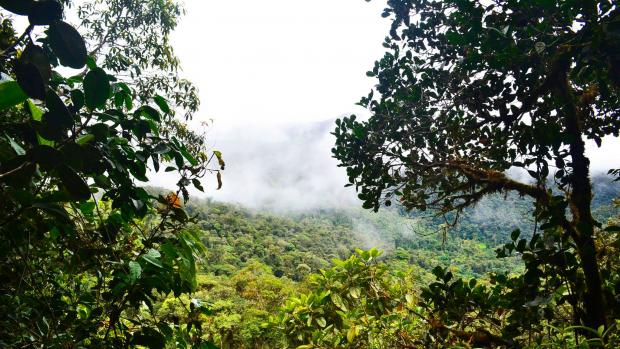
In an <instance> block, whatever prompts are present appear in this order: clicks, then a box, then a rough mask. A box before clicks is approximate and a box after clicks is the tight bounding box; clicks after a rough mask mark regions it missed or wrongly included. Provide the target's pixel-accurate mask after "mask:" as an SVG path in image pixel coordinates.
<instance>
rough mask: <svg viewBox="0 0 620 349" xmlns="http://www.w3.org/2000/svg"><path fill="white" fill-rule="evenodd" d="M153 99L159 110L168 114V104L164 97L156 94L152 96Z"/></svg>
mask: <svg viewBox="0 0 620 349" xmlns="http://www.w3.org/2000/svg"><path fill="white" fill-rule="evenodd" d="M153 100H155V104H157V106H158V107H159V109H161V111H163V112H164V113H166V114H170V107H169V106H168V102H166V99H165V98H164V97H162V96H160V95H157V96H155V97H153Z"/></svg>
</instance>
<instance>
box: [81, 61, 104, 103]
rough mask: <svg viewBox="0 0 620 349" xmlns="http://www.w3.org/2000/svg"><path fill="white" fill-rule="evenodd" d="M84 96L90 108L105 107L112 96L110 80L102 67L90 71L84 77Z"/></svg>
mask: <svg viewBox="0 0 620 349" xmlns="http://www.w3.org/2000/svg"><path fill="white" fill-rule="evenodd" d="M84 97H85V102H86V106H87V107H88V108H90V109H93V110H94V109H97V108H101V109H102V108H104V107H105V104H106V101H107V100H108V98H109V97H110V80H109V79H108V75H107V74H106V73H105V71H103V69H101V68H96V69H93V70H91V71H89V72H88V74H86V77H85V78H84Z"/></svg>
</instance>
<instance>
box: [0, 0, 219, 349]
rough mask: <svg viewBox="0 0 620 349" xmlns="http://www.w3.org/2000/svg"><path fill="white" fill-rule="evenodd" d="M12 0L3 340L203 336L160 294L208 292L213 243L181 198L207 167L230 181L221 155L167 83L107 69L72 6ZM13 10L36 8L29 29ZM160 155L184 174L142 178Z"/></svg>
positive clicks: (1, 136) (129, 341)
mask: <svg viewBox="0 0 620 349" xmlns="http://www.w3.org/2000/svg"><path fill="white" fill-rule="evenodd" d="M63 3H65V4H66V3H68V2H67V1H65V2H63ZM142 3H143V4H144V3H145V2H142ZM152 3H153V4H154V3H159V2H157V1H154V2H152ZM165 3H166V4H170V5H171V6H172V5H174V3H173V2H170V1H167V2H165ZM114 4H115V5H119V4H120V3H117V2H114ZM123 4H125V5H127V6H134V5H136V3H129V2H127V3H123ZM0 6H2V8H3V9H2V11H0V19H1V21H0V22H1V23H2V26H1V27H0V28H1V30H0V50H1V51H0V72H1V73H2V79H1V81H0V113H1V115H2V117H1V118H0V197H2V200H1V201H0V211H1V212H0V237H1V239H0V254H1V255H2V260H1V262H0V277H1V278H2V280H3V282H2V284H1V285H0V311H1V312H2V313H3V314H6V315H7V316H3V317H2V318H1V319H0V346H3V347H4V346H6V347H24V346H33V347H35V346H36V347H74V346H89V347H129V346H136V345H143V346H148V347H151V348H163V347H164V346H165V344H166V343H167V342H176V343H179V344H182V343H186V344H198V343H194V342H196V341H195V340H194V338H193V333H191V329H192V326H191V324H180V323H167V322H165V321H162V320H161V319H160V318H159V317H158V316H157V314H156V313H155V312H154V311H153V304H154V303H155V302H156V301H158V300H159V299H160V298H161V297H164V296H165V295H168V294H172V295H174V296H176V297H179V296H180V295H182V294H189V293H191V292H193V291H194V290H195V289H196V286H197V285H196V278H195V276H196V261H197V260H198V259H199V258H200V255H201V254H202V253H203V252H204V246H203V245H202V244H201V243H200V241H199V239H198V237H197V232H196V231H194V230H191V229H187V228H186V226H187V224H188V223H190V222H191V221H192V218H190V217H189V216H188V215H187V213H186V212H185V210H184V209H183V202H182V199H183V200H184V201H187V200H188V187H190V186H192V185H193V186H194V187H196V188H197V189H199V190H203V187H202V184H201V178H203V177H204V176H205V175H206V174H207V173H209V172H214V173H217V178H218V180H220V178H221V177H220V171H221V170H222V169H223V166H224V162H223V160H222V159H221V154H220V153H219V152H212V153H210V152H208V150H207V149H206V148H205V147H204V140H203V139H202V138H201V136H200V135H197V134H195V133H193V132H191V131H190V130H188V129H187V128H186V127H184V124H183V123H182V122H181V121H179V120H177V119H175V117H174V110H173V107H171V106H170V105H169V104H168V102H167V99H166V98H164V97H162V96H160V95H158V94H157V93H163V92H162V90H163V91H164V92H165V89H160V88H155V89H153V90H149V89H142V88H140V86H139V85H132V84H131V82H132V81H128V80H127V79H128V78H127V77H125V78H123V79H120V78H118V77H117V76H116V75H114V74H112V73H111V72H110V70H105V69H103V68H102V67H101V66H99V60H98V59H97V57H96V56H89V52H91V53H97V52H94V51H89V50H88V46H89V45H88V43H87V42H86V41H85V40H84V39H83V37H82V35H81V34H80V33H79V32H78V31H77V30H76V29H75V28H74V27H73V26H72V25H71V24H69V23H67V22H65V21H63V13H64V7H63V4H62V3H60V2H57V1H54V0H45V1H25V0H2V1H0ZM119 6H120V5H119ZM4 10H8V11H10V12H13V13H14V14H17V15H27V16H28V21H29V26H28V27H27V28H26V29H25V31H24V32H23V33H22V34H21V35H19V37H17V34H16V33H15V30H14V29H13V25H12V22H11V20H10V19H9V18H8V17H7V15H6V14H7V13H6V12H5V11H4ZM116 10H118V11H121V12H123V11H128V12H130V11H131V10H132V9H131V8H124V9H116ZM172 14H173V15H174V12H172ZM160 15H162V16H163V14H160ZM91 23H92V22H91ZM157 23H158V22H155V23H148V24H149V25H153V26H154V27H153V28H151V30H152V32H153V33H156V32H157V29H156V28H155V26H157V25H158V24H157ZM139 25H140V26H143V25H144V23H142V22H140V23H139ZM169 25H172V26H173V24H169ZM35 28H43V29H44V31H43V30H35ZM141 28H144V27H141ZM133 29H136V28H133ZM128 30H129V32H132V33H134V35H141V34H140V32H139V31H138V32H133V31H131V28H129V29H128ZM36 33H42V34H40V35H38V34H36ZM116 43H117V44H118V42H116ZM152 45H153V46H152V47H151V48H154V47H155V46H156V44H155V43H153V44H152ZM112 46H113V45H112ZM133 54H134V53H133V52H129V53H127V55H129V56H132V55H133ZM145 64H146V65H147V66H149V67H150V68H153V66H152V65H149V64H153V63H145ZM66 67H69V68H74V69H80V71H81V73H79V74H78V75H75V76H71V77H64V76H63V75H62V72H65V71H67V70H66V69H61V68H66ZM113 72H122V70H121V69H117V70H113ZM132 86H133V87H132ZM149 91H150V92H149ZM151 104H152V106H151ZM170 124H176V125H178V126H179V127H176V128H169V127H168V125H170ZM189 140H192V141H194V140H195V141H196V142H194V143H193V144H192V146H186V145H185V143H184V142H187V141H189ZM212 159H217V160H218V166H217V167H216V168H213V167H211V165H210V163H211V160H212ZM161 166H166V171H168V172H175V173H177V174H178V175H179V177H180V179H179V181H178V183H177V185H178V189H177V190H176V191H175V192H174V193H170V194H169V195H165V196H164V195H159V196H156V195H152V194H150V193H149V192H147V191H146V190H145V189H144V188H142V187H141V186H140V185H139V183H140V182H147V181H148V171H147V170H149V169H150V170H152V171H154V172H159V171H160V167H161ZM220 184H221V183H220ZM181 198H182V199H181ZM200 311H202V310H201V308H200V307H195V306H193V307H192V308H191V309H190V312H194V313H195V312H200ZM195 317H196V316H193V315H192V316H188V319H193V318H195ZM198 340H199V338H198Z"/></svg>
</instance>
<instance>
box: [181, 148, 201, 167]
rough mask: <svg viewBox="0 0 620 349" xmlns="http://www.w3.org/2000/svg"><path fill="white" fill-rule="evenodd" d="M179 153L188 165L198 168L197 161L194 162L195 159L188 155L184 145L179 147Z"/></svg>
mask: <svg viewBox="0 0 620 349" xmlns="http://www.w3.org/2000/svg"><path fill="white" fill-rule="evenodd" d="M179 151H180V152H181V154H182V155H183V157H184V158H185V159H187V161H189V163H190V164H191V165H192V166H198V161H197V160H196V158H195V157H194V156H192V154H190V153H189V151H188V150H187V148H185V146H184V145H181V146H180V147H179Z"/></svg>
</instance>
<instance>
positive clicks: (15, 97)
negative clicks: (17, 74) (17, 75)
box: [0, 81, 28, 110]
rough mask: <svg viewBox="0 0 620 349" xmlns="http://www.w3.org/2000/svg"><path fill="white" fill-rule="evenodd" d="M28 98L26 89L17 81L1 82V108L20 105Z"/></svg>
mask: <svg viewBox="0 0 620 349" xmlns="http://www.w3.org/2000/svg"><path fill="white" fill-rule="evenodd" d="M26 99H28V96H27V95H26V93H24V90H22V88H21V87H19V84H18V83H17V82H15V81H2V82H0V110H4V109H7V108H10V107H13V106H16V105H18V104H19V103H22V102H23V101H25V100H26Z"/></svg>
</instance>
